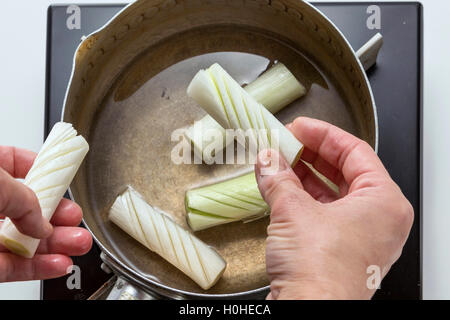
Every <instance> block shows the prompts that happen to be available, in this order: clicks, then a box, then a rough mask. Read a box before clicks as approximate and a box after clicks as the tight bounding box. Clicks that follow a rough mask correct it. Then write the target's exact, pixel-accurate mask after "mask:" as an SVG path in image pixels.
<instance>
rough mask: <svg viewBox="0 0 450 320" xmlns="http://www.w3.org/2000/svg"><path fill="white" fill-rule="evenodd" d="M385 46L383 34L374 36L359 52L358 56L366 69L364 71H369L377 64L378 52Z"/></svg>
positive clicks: (357, 52)
mask: <svg viewBox="0 0 450 320" xmlns="http://www.w3.org/2000/svg"><path fill="white" fill-rule="evenodd" d="M382 46H383V36H382V35H381V33H377V34H376V35H374V36H373V37H372V38H371V39H370V40H369V41H367V42H366V44H364V45H363V46H362V47H361V48H360V49H359V50H358V51H356V56H357V57H358V59H359V61H361V64H362V65H363V67H364V70H366V71H367V70H369V69H370V67H372V66H373V65H374V64H375V63H376V62H377V57H378V52H379V51H380V49H381V47H382Z"/></svg>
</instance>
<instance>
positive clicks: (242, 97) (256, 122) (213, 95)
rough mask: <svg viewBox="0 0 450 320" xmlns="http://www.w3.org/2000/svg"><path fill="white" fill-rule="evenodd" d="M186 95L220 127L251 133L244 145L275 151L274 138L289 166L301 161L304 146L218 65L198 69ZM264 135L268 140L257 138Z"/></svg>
mask: <svg viewBox="0 0 450 320" xmlns="http://www.w3.org/2000/svg"><path fill="white" fill-rule="evenodd" d="M187 93H188V95H189V96H190V97H192V98H193V99H194V100H195V101H196V102H197V103H198V104H199V105H200V106H201V107H202V108H203V109H204V110H205V111H206V112H208V113H209V115H210V116H212V117H213V118H214V119H215V120H216V121H217V122H218V123H219V124H220V125H221V126H222V127H223V128H225V129H242V130H243V131H244V132H246V133H250V134H249V135H248V136H246V137H245V138H246V140H245V141H246V146H248V145H250V146H251V145H253V146H257V150H258V151H259V150H261V149H265V148H267V147H273V148H274V147H275V146H274V142H273V139H272V137H276V138H277V139H276V140H277V142H278V144H279V151H280V153H281V154H282V155H283V156H284V158H285V159H286V160H287V161H288V163H289V164H291V166H293V165H295V163H297V161H298V160H299V159H300V155H301V152H302V150H303V145H302V144H301V143H300V142H299V141H298V140H297V139H296V138H295V137H294V135H293V134H292V133H291V132H290V131H289V130H288V129H286V128H285V126H284V125H283V124H282V123H281V122H280V121H278V120H277V118H275V116H274V115H273V114H271V113H270V112H269V111H268V110H267V109H266V108H265V107H264V106H263V105H262V104H260V103H258V102H257V101H256V100H255V99H254V98H253V97H252V96H250V94H248V93H247V92H246V91H245V90H244V89H243V88H242V87H241V86H240V85H239V84H238V83H237V82H236V81H235V80H234V79H233V78H232V77H231V76H230V75H229V74H228V73H227V72H226V71H225V70H224V69H223V68H222V67H221V66H220V65H219V64H217V63H215V64H213V65H212V66H211V67H210V68H209V69H207V70H200V71H199V72H198V73H197V74H196V75H195V77H194V79H193V80H192V81H191V83H190V84H189V87H188V89H187ZM252 130H253V131H252ZM252 132H253V135H252ZM266 134H267V139H266V140H261V139H260V137H261V136H262V137H264V136H265V135H266Z"/></svg>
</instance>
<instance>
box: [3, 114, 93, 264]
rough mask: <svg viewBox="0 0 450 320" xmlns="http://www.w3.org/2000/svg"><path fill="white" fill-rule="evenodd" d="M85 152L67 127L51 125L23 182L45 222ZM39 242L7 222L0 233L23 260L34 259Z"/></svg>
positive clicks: (85, 146) (83, 143) (80, 140)
mask: <svg viewBox="0 0 450 320" xmlns="http://www.w3.org/2000/svg"><path fill="white" fill-rule="evenodd" d="M88 151H89V145H88V143H87V142H86V140H85V139H84V138H83V137H82V136H77V131H76V130H75V129H74V128H73V127H72V125H71V124H70V123H64V122H58V123H56V124H55V126H54V127H53V129H52V130H51V132H50V134H49V135H48V137H47V140H46V141H45V143H44V145H43V146H42V148H41V150H40V151H39V154H38V155H37V157H36V159H35V160H34V163H33V166H32V167H31V169H30V171H29V172H28V174H27V176H26V177H25V181H24V183H25V185H27V186H28V187H29V188H30V189H31V190H33V191H34V192H35V193H36V196H37V199H38V201H39V205H40V206H41V210H42V215H43V216H44V217H45V218H46V219H47V220H50V219H51V218H52V216H53V213H54V212H55V210H56V207H57V206H58V204H59V202H60V201H61V198H62V197H63V196H64V193H65V192H66V190H67V189H68V188H69V185H70V183H71V182H72V179H73V178H74V176H75V174H76V173H77V171H78V168H79V167H80V165H81V162H82V161H83V159H84V157H85V155H86V153H87V152H88ZM39 241H40V240H39V239H34V238H31V237H29V236H26V235H24V234H22V233H20V232H19V231H18V230H17V228H16V227H15V225H14V224H13V223H12V221H11V220H10V219H8V218H7V219H5V222H4V223H3V225H2V228H1V230H0V242H1V243H2V244H3V245H4V246H5V247H6V248H8V249H9V250H10V251H12V252H14V253H16V254H18V255H21V256H24V257H26V258H32V257H33V256H34V254H35V252H36V249H37V247H38V245H39Z"/></svg>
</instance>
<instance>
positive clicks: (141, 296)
mask: <svg viewBox="0 0 450 320" xmlns="http://www.w3.org/2000/svg"><path fill="white" fill-rule="evenodd" d="M100 258H101V259H102V261H103V264H102V269H103V271H105V272H107V273H111V272H114V273H115V274H116V275H117V276H116V280H115V283H114V286H113V287H112V290H111V291H110V293H109V294H108V296H107V298H106V300H159V299H163V297H161V296H159V295H158V294H157V293H153V292H149V291H148V290H143V289H142V288H141V286H140V285H139V284H138V283H135V282H134V281H133V280H132V279H128V278H127V277H126V272H125V271H124V270H122V268H121V267H120V266H118V265H117V264H116V263H114V262H113V261H112V260H111V259H110V258H109V257H108V256H107V255H106V254H105V253H103V252H102V253H101V254H100Z"/></svg>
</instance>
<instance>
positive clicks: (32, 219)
mask: <svg viewBox="0 0 450 320" xmlns="http://www.w3.org/2000/svg"><path fill="white" fill-rule="evenodd" d="M0 215H3V216H6V217H9V218H10V219H11V221H12V222H13V223H14V225H15V226H16V227H17V229H18V230H19V231H20V232H22V233H23V234H26V235H29V236H30V237H33V238H38V239H42V238H46V237H48V236H49V235H50V234H51V233H52V229H53V228H52V226H51V224H50V223H49V222H48V221H47V219H45V218H44V217H43V216H42V213H41V208H40V206H39V202H38V199H37V197H36V194H35V193H34V192H33V191H32V190H31V189H29V188H28V187H27V186H25V185H24V184H23V183H21V182H19V181H17V180H15V179H14V178H13V177H11V176H10V175H9V174H8V173H7V172H6V171H4V170H3V169H0Z"/></svg>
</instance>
